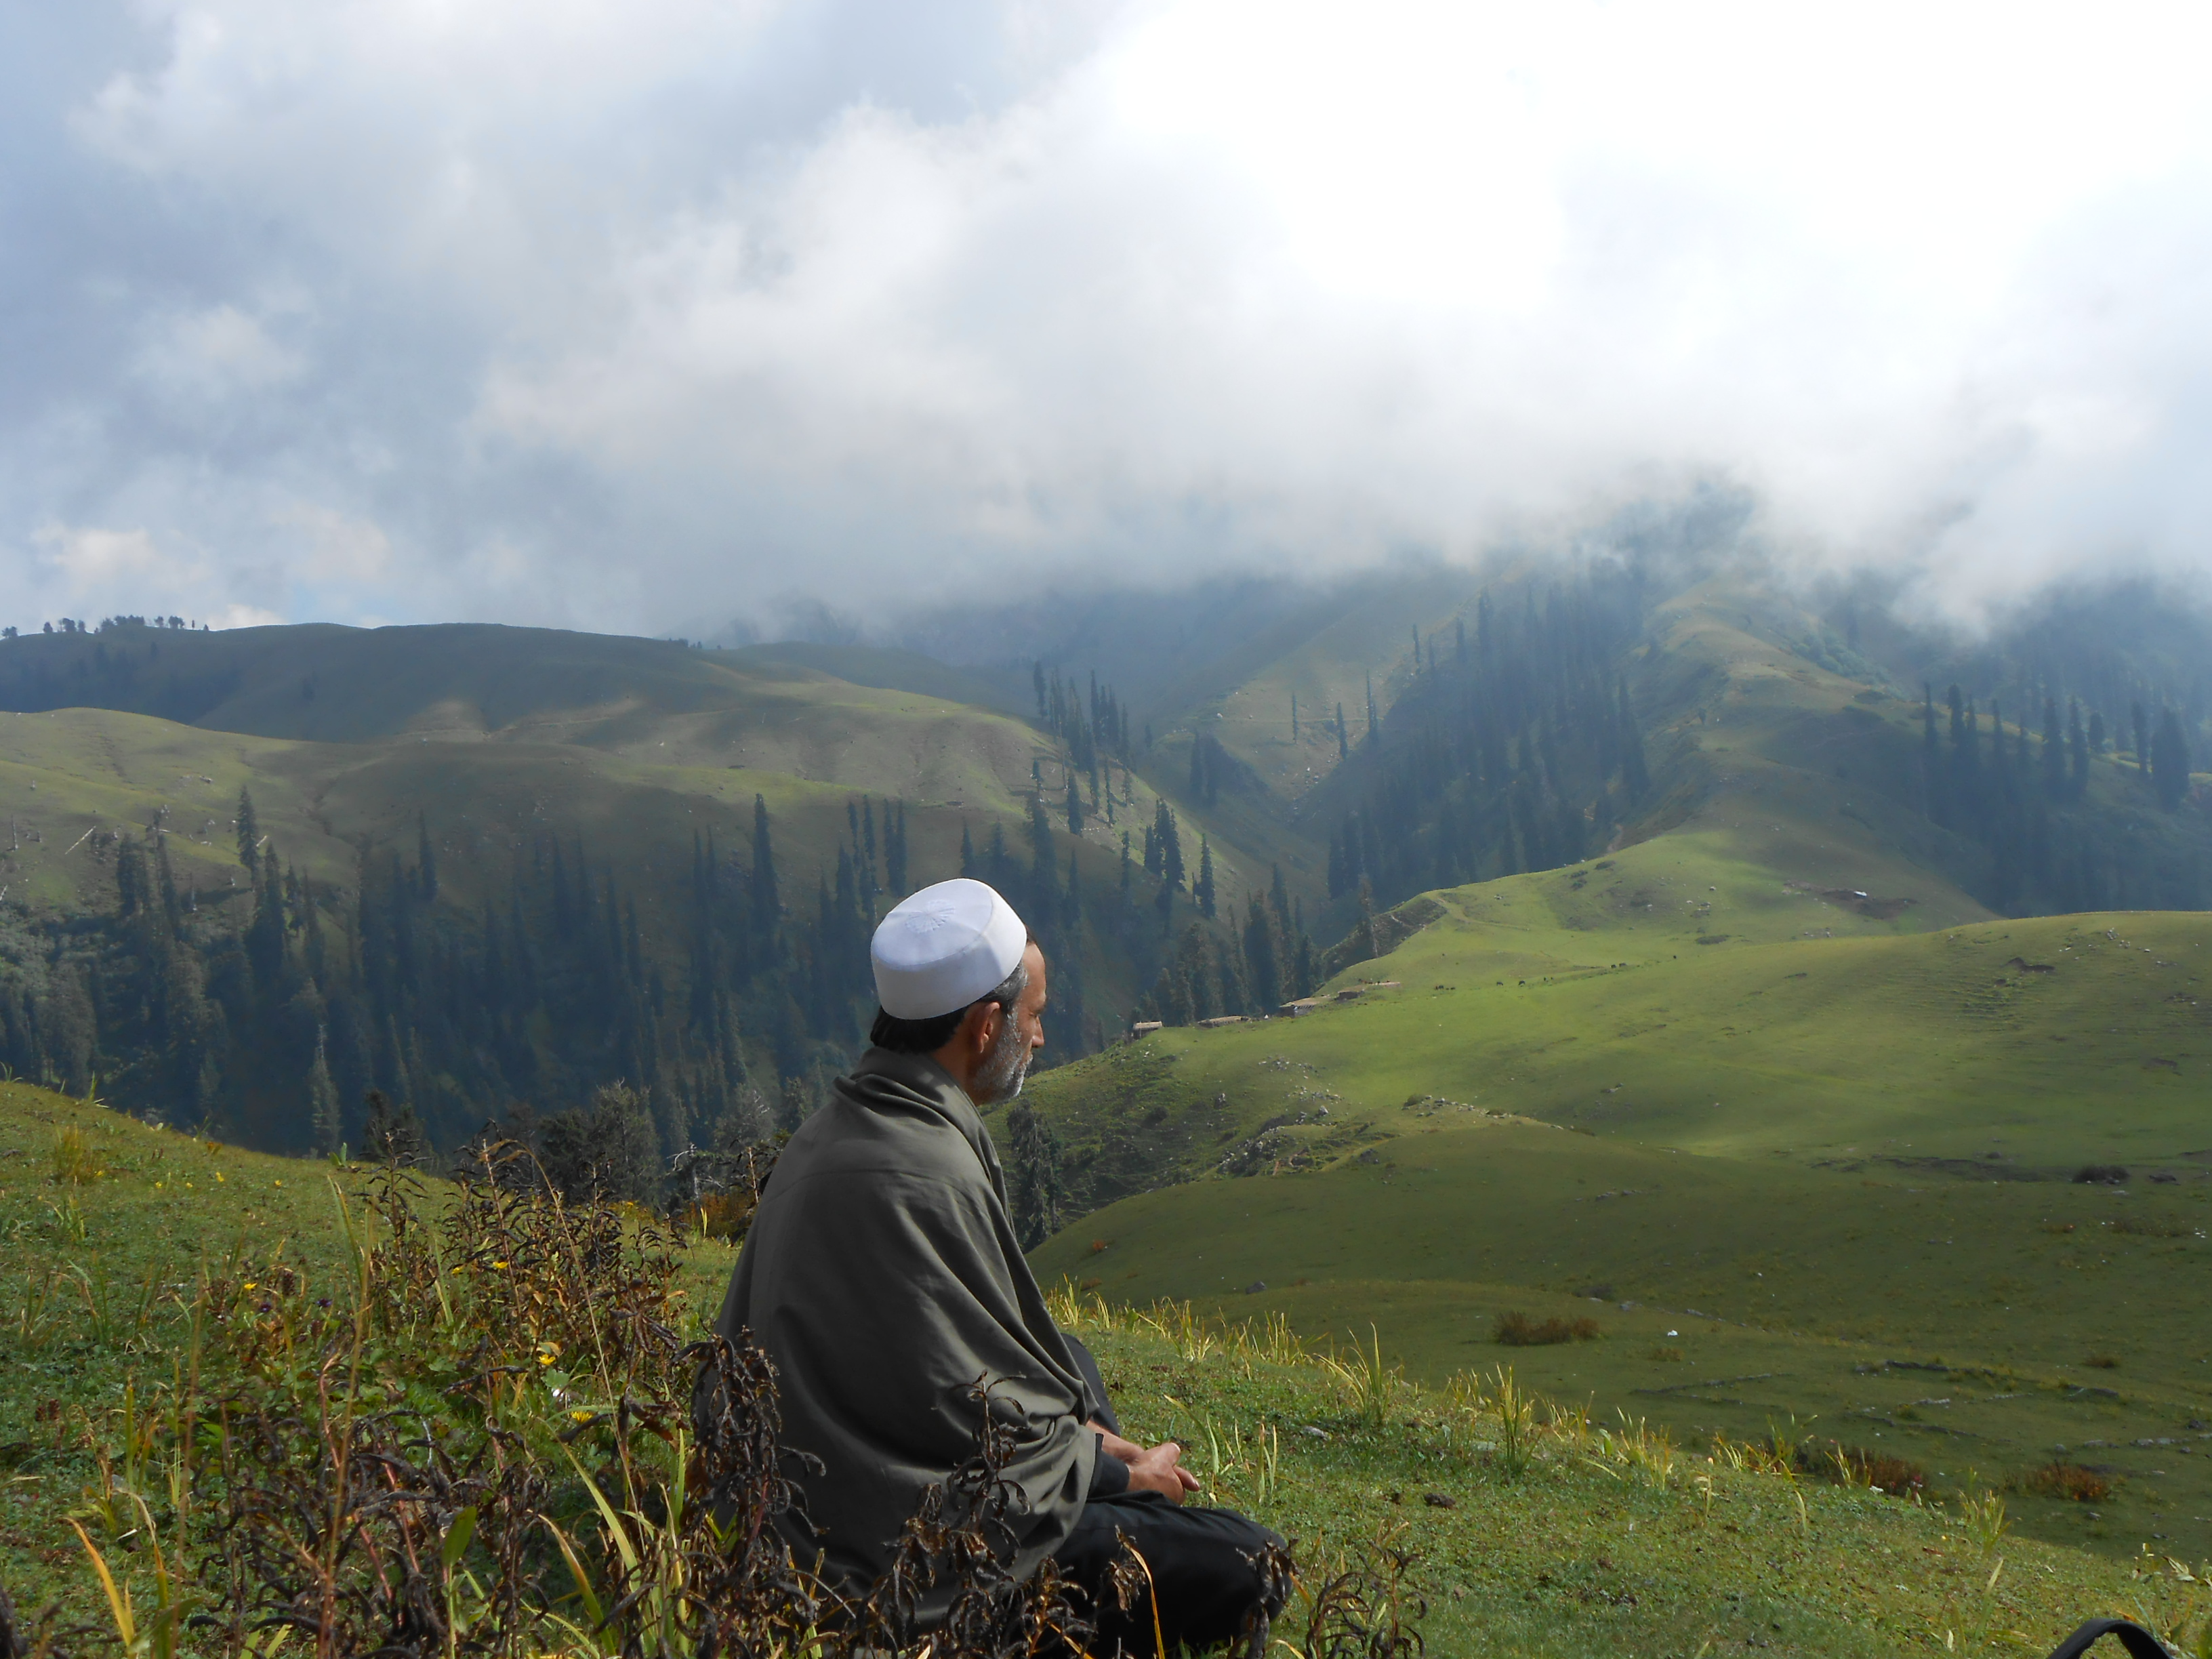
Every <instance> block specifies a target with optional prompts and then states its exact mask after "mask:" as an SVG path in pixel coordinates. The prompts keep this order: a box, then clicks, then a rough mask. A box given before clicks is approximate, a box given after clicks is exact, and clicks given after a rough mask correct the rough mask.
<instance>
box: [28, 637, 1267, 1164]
mask: <svg viewBox="0 0 2212 1659" xmlns="http://www.w3.org/2000/svg"><path fill="white" fill-rule="evenodd" d="M821 655H822V653H820V652H818V651H805V652H793V651H788V650H783V649H776V648H765V649H758V650H754V651H750V652H744V653H701V652H697V651H693V650H690V649H687V648H684V647H678V646H675V645H671V644H667V643H665V642H657V641H620V640H615V641H607V640H600V639H597V638H595V637H593V636H589V635H561V634H552V633H548V632H546V631H544V630H532V629H383V630H373V631H368V630H356V629H305V630H295V629H264V630H247V631H246V633H245V634H243V635H238V636H233V635H199V634H193V633H190V632H187V631H183V630H171V629H148V628H144V627H138V626H127V625H126V626H118V627H114V628H111V629H106V630H104V631H102V632H100V633H97V634H93V635H55V636H39V637H36V638H32V639H25V640H12V641H6V642H5V643H4V644H0V686H4V687H6V688H9V690H10V691H11V695H12V696H13V698H14V700H15V701H16V702H27V703H33V704H35V703H37V702H40V700H41V696H43V695H44V694H43V693H40V687H41V686H45V687H46V690H47V691H52V684H53V683H55V682H59V683H61V684H64V685H65V686H66V687H68V688H72V689H74V690H76V691H78V692H79V693H81V694H82V695H83V696H104V697H107V698H109V699H110V700H111V701H112V702H117V703H120V704H124V705H125V707H123V708H58V709H37V708H32V709H28V710H24V709H18V710H15V711H10V712H6V713H0V801H4V804H5V806H6V809H7V811H8V815H9V816H8V822H7V836H6V840H5V841H4V842H0V1060H5V1061H6V1062H7V1063H9V1064H11V1065H13V1066H16V1067H17V1068H18V1069H19V1070H21V1072H23V1073H25V1074H27V1075H33V1076H47V1077H51V1078H52V1079H54V1080H56V1081H58V1082H61V1083H64V1084H65V1085H67V1086H69V1087H70V1088H71V1089H73V1090H77V1091H82V1090H85V1089H88V1088H89V1087H91V1086H92V1085H93V1080H94V1078H95V1077H97V1078H100V1079H104V1083H103V1086H104V1087H106V1089H107V1090H108V1091H109V1092H110V1093H111V1094H112V1096H113V1097H115V1098H117V1099H118V1101H120V1102H123V1103H127V1104H129V1105H130V1106H131V1108H132V1109H137V1110H143V1111H147V1112H149V1113H152V1114H155V1115H161V1116H163V1117H168V1118H173V1119H180V1120H183V1121H195V1120H197V1119H200V1118H206V1119H208V1120H209V1121H211V1122H213V1121H220V1122H221V1123H222V1124H224V1125H225V1126H226V1127H227V1131H228V1133H232V1134H234V1135H236V1136H239V1137H241V1138H246V1139H252V1140H255V1141H257V1142H258V1143H259V1144H263V1145H267V1146H289V1147H297V1146H301V1145H303V1144H305V1143H306V1142H307V1140H308V1139H310V1138H311V1136H312V1135H313V1134H316V1133H324V1132H323V1131H318V1130H315V1129H313V1127H312V1124H313V1120H314V1115H315V1114H314V1109H313V1108H312V1107H311V1106H310V1105H309V1103H308V1097H309V1094H310V1092H311V1091H310V1090H309V1088H308V1087H307V1073H308V1072H309V1071H310V1069H311V1064H312V1060H313V1054H314V1051H315V1049H316V1047H317V1045H318V1044H319V1043H320V1044H322V1045H323V1046H324V1048H325V1050H326V1063H327V1066H328V1067H329V1069H330V1071H331V1078H332V1083H333V1085H334V1086H335V1087H336V1089H337V1093H338V1095H339V1097H340V1099H339V1104H338V1107H337V1122H338V1127H337V1133H338V1134H339V1135H340V1136H341V1137H343V1136H345V1135H348V1134H353V1133H358V1132H359V1130H360V1127H361V1122H362V1117H361V1113H362V1107H361V1101H362V1098H363V1097H365V1095H366V1093H367V1091H368V1088H369V1087H371V1086H372V1085H374V1086H376V1087H379V1088H381V1089H383V1090H384V1091H386V1094H387V1095H389V1096H392V1097H394V1098H397V1099H400V1100H404V1101H406V1102H408V1103H410V1104H412V1105H414V1106H416V1108H418V1109H419V1111H420V1115H422V1118H423V1119H424V1120H425V1121H427V1122H428V1125H429V1126H430V1127H431V1128H432V1129H433V1131H434V1133H435V1134H436V1135H437V1136H438V1137H439V1138H440V1139H441V1140H445V1141H451V1140H453V1139H457V1138H458V1137H459V1136H460V1135H463V1134H465V1133H469V1132H470V1131H471V1129H472V1128H473V1127H475V1126H476V1125H477V1124H478V1123H480V1122H482V1121H483V1119H484V1118H485V1117H487V1116H489V1115H495V1114H497V1113H499V1112H501V1111H504V1110H507V1109H510V1108H512V1107H513V1106H514V1105H516V1104H518V1103H520V1104H523V1105H528V1106H534V1107H536V1108H538V1109H549V1108H550V1109H559V1108H562V1107H565V1106H568V1105H572V1104H574V1103H576V1102H577V1101H579V1100H580V1099H581V1098H582V1097H584V1096H586V1095H587V1094H588V1093H589V1092H590V1091H591V1089H592V1087H594V1086H596V1085H597V1084H598V1083H600V1082H605V1081H607V1080H610V1079H612V1078H616V1077H628V1078H630V1079H633V1080H638V1079H643V1080H644V1082H645V1084H646V1085H647V1092H648V1093H649V1094H651V1095H653V1097H654V1099H655V1101H656V1105H655V1115H656V1118H657V1120H658V1121H659V1127H660V1130H661V1133H662V1136H663V1138H664V1139H666V1140H668V1141H669V1142H670V1144H671V1149H672V1148H673V1147H680V1146H682V1145H684V1142H685V1140H686V1139H688V1138H691V1137H695V1136H707V1135H709V1134H712V1133H716V1132H717V1129H716V1126H717V1124H718V1123H719V1122H720V1121H721V1120H722V1119H724V1118H725V1117H726V1116H727V1115H728V1110H727V1109H728V1104H729V1103H730V1102H732V1101H742V1100H750V1102H751V1104H750V1106H749V1107H747V1108H746V1114H747V1116H746V1121H748V1122H753V1121H756V1120H758V1121H760V1122H762V1123H764V1122H765V1121H766V1120H767V1119H769V1118H774V1117H781V1118H783V1119H785V1120H787V1121H788V1120H791V1119H792V1118H793V1115H794V1114H796V1113H799V1112H803V1111H804V1110H805V1109H806V1106H807V1103H809V1102H810V1101H811V1099H812V1098H813V1097H815V1095H816V1094H817V1093H818V1091H819V1089H820V1088H821V1087H822V1086H823V1082H824V1080H825V1079H826V1078H827V1076H828V1075H829V1067H831V1066H834V1065H836V1064H837V1063H840V1062H842V1058H843V1057H844V1055H845V1054H847V1053H848V1051H849V1049H850V1048H851V1046H852V1045H853V1043H854V1042H855V1041H856V1040H857V1039H858V1036H859V1034H860V1023H861V1018H862V1016H863V1014H864V1013H865V1009H864V1008H862V1007H861V1006H860V1000H861V999H862V998H863V997H864V996H865V994H866V926H867V923H868V921H869V919H870V918H871V917H872V916H873V915H878V914H880V911H881V909H882V908H884V907H885V906H887V905H888V904H889V903H890V902H893V900H895V898H896V896H898V894H899V893H900V892H902V891H904V890H908V889H910V888H912V887H915V886H919V885H921V884H924V883H926V882H928V881H932V880H936V879H939V878H942V877H944V876H947V875H951V874H954V873H957V872H960V871H962V870H963V868H966V869H972V870H974V871H975V872H976V873H979V874H982V875H985V876H986V877H987V878H990V879H993V880H994V881H996V882H997V883H998V884H1000V886H1002V887H1003V888H1005V889H1006V890H1007V891H1008V892H1009V894H1010V895H1011V896H1013V897H1014V899H1015V902H1017V903H1018V904H1019V905H1021V907H1022V908H1024V911H1025V912H1027V913H1028V914H1030V917H1031V920H1032V921H1033V924H1034V925H1036V927H1038V928H1039V930H1040V933H1041V934H1042V936H1045V937H1048V938H1051V939H1054V943H1055V951H1056V954H1058V955H1059V956H1060V969H1061V971H1060V974H1059V975H1057V978H1056V986H1055V989H1056V992H1057V994H1058V1000H1059V1005H1060V1014H1061V1019H1060V1025H1059V1035H1060V1041H1061V1045H1062V1047H1061V1052H1062V1053H1063V1054H1066V1053H1072V1052H1077V1051H1079V1050H1081V1049H1082V1048H1086V1047H1096V1046H1097V1044H1098V1043H1099V1042H1102V1041H1103V1037H1104V1035H1105V1032H1106V1031H1107V1030H1109V1028H1113V1027H1117V1026H1118V1025H1119V1024H1120V1023H1121V1018H1122V1013H1123V1011H1124V1010H1126V1009H1127V1006H1129V1005H1130V1003H1131V1002H1133V1000H1135V999H1136V996H1137V994H1138V992H1139V989H1140V988H1141V987H1142V986H1143V984H1144V983H1146V981H1149V980H1150V979H1151V977H1152V975H1154V973H1155V972H1156V971H1157V969H1156V958H1157V956H1158V951H1159V949H1160V939H1159V922H1158V917H1157V915H1156V914H1155V911H1154V908H1153V907H1152V905H1151V903H1150V899H1151V897H1152V891H1151V890H1152V887H1153V886H1154V885H1155V884H1154V883H1153V882H1152V881H1151V880H1150V879H1148V878H1141V877H1140V879H1143V887H1144V890H1143V891H1141V892H1139V891H1136V890H1132V889H1125V885H1124V878H1123V876H1122V874H1121V828H1122V827H1123V826H1127V825H1129V824H1133V823H1144V824H1149V823H1151V822H1152V819H1153V817H1154V814H1155V812H1156V811H1157V810H1158V804H1159V803H1158V795H1157V794H1156V793H1155V792H1153V791H1152V790H1151V789H1150V788H1149V787H1146V785H1145V784H1144V782H1143V780H1142V778H1141V776H1140V775H1138V774H1136V773H1134V772H1132V771H1129V770H1127V769H1121V768H1109V771H1108V775H1107V776H1105V777H1104V778H1103V780H1092V779H1087V778H1086V779H1085V780H1082V781H1083V782H1084V783H1085V786H1086V789H1085V793H1086V795H1087V803H1086V804H1087V807H1088V810H1087V811H1085V813H1084V815H1083V821H1082V823H1081V829H1080V833H1079V834H1078V833H1073V832H1072V830H1071V826H1070V824H1069V823H1068V821H1067V819H1066V812H1065V802H1064V799H1063V798H1064V795H1065V793H1066V783H1067V781H1068V771H1067V764H1066V762H1067V757H1066V752H1065V750H1064V749H1063V748H1062V746H1061V745H1060V744H1058V743H1056V742H1055V741H1054V740H1052V739H1050V738H1048V737H1047V736H1045V735H1044V734H1042V733H1041V732H1039V731H1038V730H1036V728H1035V727H1033V726H1030V725H1028V724H1025V723H1024V722H1022V721H1020V720H1014V719H1012V718H1010V717H1008V716H1006V715H1005V714H996V713H991V712H988V711H986V710H983V709H980V708H975V707H972V706H969V705H965V704H957V703H952V702H946V701H944V700H943V699H942V698H940V697H938V696H932V695H929V694H928V693H927V692H926V691H923V690H916V689H915V687H916V686H917V685H921V684H939V685H940V686H941V687H942V688H944V689H948V690H960V689H963V688H964V687H966V686H967V685H968V682H967V680H965V679H964V678H963V676H962V675H961V674H959V673H958V672H957V671H953V670H950V669H944V668H941V667H938V666H936V665H928V664H926V663H921V662H920V660H919V659H910V658H905V657H902V656H900V655H899V654H898V653H871V652H867V651H864V650H858V649H848V650H844V651H842V652H836V653H831V655H833V656H834V657H835V658H836V663H837V665H839V666H842V667H844V668H846V669H847V670H848V671H849V672H852V673H854V674H856V675H860V676H862V677H864V678H868V679H872V680H874V681H877V682H879V683H878V684H860V683H858V682H856V681H854V680H848V679H844V678H837V677H836V676H833V675H831V674H829V673H827V672H824V671H823V670H822V669H821V668H819V667H817V666H812V665H809V660H800V658H801V657H805V658H807V659H810V660H811V659H817V658H820V657H821ZM306 665H313V666H306ZM295 670H298V671H301V676H304V678H302V677H301V676H295ZM163 676H167V678H162V677H163ZM218 692H219V693H221V695H220V696H216V693H218ZM134 699H135V700H136V701H137V702H141V703H145V704H150V705H153V706H156V707H160V708H168V709H170V710H171V711H173V713H175V714H190V715H191V716H192V717H193V718H195V719H197V720H198V721H199V722H200V724H197V725H188V724H184V723H181V722H180V721H179V720H173V719H167V718H163V717H161V715H159V714H147V713H134V712H130V710H129V708H128V705H129V704H130V703H131V702H133V701H134ZM227 728H238V729H227ZM1102 782H1103V792H1102V791H1101V789H1100V787H1099V786H1100V784H1101V783H1102ZM1040 783H1041V784H1042V790H1041V791H1040V789H1039V785H1040ZM241 792H246V793H250V794H251V797H252V801H253V804H254V811H255V814H256V817H257V820H258V836H257V839H258V840H263V848H262V850H264V851H265V853H266V854H267V860H262V861H263V862H267V861H268V860H276V862H275V863H274V864H273V865H271V866H270V868H271V869H272V870H273V871H274V872H276V875H275V884H276V891H275V893H274V895H273V896H270V894H269V893H267V892H265V891H264V887H265V886H266V885H267V884H266V883H264V881H263V880H262V878H261V877H260V876H259V875H258V874H257V872H256V871H255V870H254V869H252V868H249V867H248V865H247V861H246V859H245V857H244V855H243V850H242V849H241V847H240V841H239V832H238V822H237V813H238V811H239V801H240V795H241ZM1040 797H1041V799H1036V798H1040ZM1040 806H1041V807H1042V812H1040V811H1039V810H1038V809H1039V807H1040ZM760 814H764V815H765V816H764V817H761V816H758V815H760ZM895 814H896V840H894V829H893V825H894V815H895ZM1190 827H1191V828H1192V829H1194V830H1197V831H1199V834H1194V836H1193V837H1192V841H1193V854H1194V860H1193V861H1194V863H1195V862H1196V860H1195V854H1196V851H1197V842H1198V839H1199V835H1202V834H1203V833H1204V831H1203V830H1202V829H1200V826H1199V825H1196V824H1193V825H1191V826H1190ZM763 836H767V837H768V838H769V839H768V841H767V842H763V840H762V837H763ZM264 838H265V839H264ZM1213 841H1214V842H1215V847H1214V854H1213V856H1214V860H1215V863H1216V866H1217V867H1218V870H1219V872H1221V878H1222V880H1223V882H1224V884H1232V883H1243V884H1255V883H1262V882H1264V880H1265V873H1264V872H1265V870H1266V865H1265V863H1264V862H1262V861H1261V859H1260V857H1259V856H1258V855H1257V854H1252V853H1249V852H1243V851H1239V850H1238V849H1237V848H1233V847H1232V846H1231V844H1230V842H1228V841H1226V840H1224V839H1222V837H1221V836H1219V834H1218V831H1217V832H1216V833H1215V835H1214V836H1213ZM771 858H772V864H771V862H770V861H769V860H770V859H771ZM134 861H135V862H134ZM141 865H143V866H144V870H145V873H144V875H143V879H142V878H139V877H137V876H134V875H132V874H131V871H132V870H135V869H137V868H138V867H139V866H141ZM770 868H772V869H773V870H774V872H775V874H774V877H773V878H772V880H771V881H770V883H769V886H768V888H767V889H765V890H763V887H762V886H761V884H760V883H759V881H758V880H757V872H762V871H764V870H768V869H770ZM146 884H152V885H153V886H154V887H156V888H158V889H159V890H161V894H162V895H164V896H163V898H162V901H161V904H160V905H159V906H158V907H156V908H158V909H159V910H160V911H161V919H160V922H159V925H158V927H156V929H155V931H156V933H158V934H160V936H161V937H160V938H159V939H151V940H149V939H143V938H141V937H139V936H138V934H137V933H134V932H133V927H134V925H135V924H132V923H131V921H130V918H131V915H132V914H134V913H133V909H132V906H133V904H134V902H135V901H134V900H133V899H132V898H131V890H136V889H137V888H139V887H143V886H145V885H146ZM1186 903H1187V901H1186ZM401 911H404V912H405V915H404V917H402V916H401V915H399V914H398V913H399V912H401ZM137 914H149V913H146V912H143V911H140V912H138V913H137ZM593 915H598V916H599V917H600V918H601V920H599V921H592V919H591V918H592V916H593ZM264 918H273V920H270V921H268V922H267V924H266V927H265V928H264V934H263V936H262V942H261V944H260V945H253V944H252V942H251V936H252V935H253V930H254V928H255V927H256V926H257V925H258V924H259V923H260V922H261V921H262V920H263V919H264ZM418 938H419V939H422V941H424V943H423V944H422V945H417V944H416V943H415V942H413V941H415V940H416V939H418ZM172 942H174V943H179V944H183V945H188V946H189V948H190V951H191V954H192V955H193V956H194V957H196V958H197V961H196V963H194V964H192V965H191V966H190V967H189V968H179V967H177V966H176V965H175V964H176V963H178V962H179V960H181V959H180V958H179V957H177V956H176V955H175V954H174V953H173V952H172V951H170V949H169V945H170V944H171V943H172ZM518 952H519V954H518ZM309 958H312V959H313V960H312V962H311V961H310V960H309ZM180 975H181V977H180ZM671 982H672V983H673V984H674V985H675V986H677V987H678V990H677V991H676V993H675V994H674V995H672V996H671V992H670V989H669V987H670V985H671ZM502 1004H504V1005H505V1012H498V1011H499V1010H500V1008H501V1005H502ZM702 1045H703V1046H702ZM709 1051H711V1053H712V1054H713V1056H714V1058H713V1059H712V1060H711V1062H710V1061H709V1060H708V1058H707V1055H708V1053H709Z"/></svg>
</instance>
